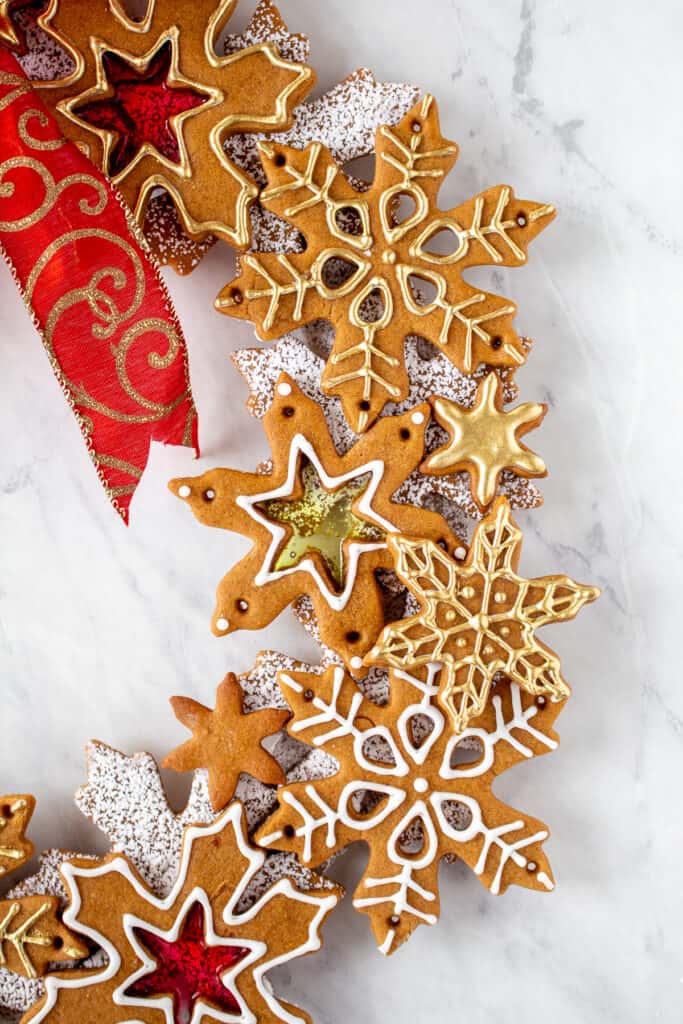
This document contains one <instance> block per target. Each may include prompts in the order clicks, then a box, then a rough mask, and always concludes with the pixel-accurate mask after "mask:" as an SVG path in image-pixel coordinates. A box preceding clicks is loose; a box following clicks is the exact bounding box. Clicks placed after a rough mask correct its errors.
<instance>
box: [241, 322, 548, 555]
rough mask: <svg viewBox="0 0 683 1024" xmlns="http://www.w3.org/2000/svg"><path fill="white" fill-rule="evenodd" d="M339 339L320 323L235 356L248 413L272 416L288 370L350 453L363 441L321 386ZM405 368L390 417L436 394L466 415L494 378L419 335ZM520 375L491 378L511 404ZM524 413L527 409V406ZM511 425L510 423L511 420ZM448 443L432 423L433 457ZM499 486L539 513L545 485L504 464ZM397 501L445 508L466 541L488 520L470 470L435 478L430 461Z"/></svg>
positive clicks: (428, 442)
mask: <svg viewBox="0 0 683 1024" xmlns="http://www.w3.org/2000/svg"><path fill="white" fill-rule="evenodd" d="M333 339H334V331H333V330H332V328H331V327H330V325H329V324H327V323H326V322H325V321H318V322H317V323H315V324H311V325H309V326H308V328H302V329H301V330H300V331H297V332H296V333H294V334H288V335H285V337H284V338H281V339H280V341H278V342H277V344H276V345H274V346H273V347H272V348H247V349H240V350H239V351H237V352H234V353H232V355H231V357H230V358H231V359H232V362H233V363H234V365H235V366H236V367H237V369H238V370H239V372H240V373H241V375H242V376H243V377H244V379H245V381H246V383H247V386H248V388H249V398H248V400H247V408H248V409H249V412H250V413H251V414H252V415H253V416H256V417H258V418H259V419H261V418H262V417H263V416H264V414H265V413H266V412H267V410H268V409H269V407H270V404H271V402H272V401H273V396H274V394H275V385H276V383H277V379H278V377H279V376H280V374H281V373H282V372H283V371H286V372H287V373H289V374H290V376H291V377H293V378H294V380H295V381H296V383H297V384H298V386H299V387H300V388H301V390H302V391H303V392H304V393H305V394H306V395H307V396H308V397H309V398H312V399H313V400H314V401H315V402H317V403H318V404H319V405H320V407H321V409H322V410H323V412H324V413H325V419H326V420H327V423H328V425H329V428H330V433H331V435H332V439H333V440H334V443H335V447H336V448H337V451H339V452H341V453H343V452H346V451H348V450H349V448H350V447H351V446H352V445H353V444H355V442H356V440H357V436H358V435H357V434H355V433H354V431H353V430H352V429H351V427H350V426H349V425H348V423H347V421H346V419H345V418H344V415H343V413H342V410H341V407H340V403H339V400H338V399H337V398H335V397H334V396H330V395H326V394H325V393H324V391H323V390H322V387H321V384H320V379H321V376H322V373H323V369H324V365H325V360H324V357H323V355H321V354H320V353H322V352H328V351H329V350H330V348H331V347H332V342H333ZM523 340H524V342H525V349H526V350H527V351H528V350H530V348H531V342H530V341H529V340H528V339H523ZM405 363H406V369H407V371H408V376H409V379H410V390H409V393H408V398H407V399H406V400H405V401H403V402H400V403H398V404H395V403H388V404H387V405H386V406H385V408H384V411H383V415H392V416H396V415H402V414H403V413H404V412H407V411H408V410H409V409H411V408H412V407H413V406H415V405H421V404H422V403H423V402H428V401H432V400H434V401H435V402H436V401H437V400H436V399H434V396H435V395H442V396H444V400H448V401H449V402H452V403H453V405H454V406H455V407H456V408H458V409H461V410H462V412H463V416H465V415H466V412H467V410H468V409H473V408H474V407H475V406H476V404H477V402H478V395H479V391H480V388H481V387H482V386H483V382H484V381H485V380H486V379H487V378H488V376H489V375H488V374H487V371H486V369H480V370H477V371H475V373H473V374H469V375H467V374H463V373H461V371H460V370H459V369H458V368H457V366H454V364H453V363H451V362H450V360H449V359H448V358H447V357H446V356H445V355H444V354H443V353H442V352H439V351H438V350H436V349H434V348H433V347H432V346H431V345H428V344H427V343H425V342H424V341H422V340H421V339H419V338H416V337H413V338H409V339H408V340H407V342H406V348H405ZM514 373H515V371H514V370H510V369H500V370H497V371H492V373H491V375H490V376H491V377H493V378H494V380H495V381H497V382H498V384H497V388H498V391H497V394H498V397H499V398H500V400H501V401H502V402H503V403H504V404H509V403H510V402H512V401H514V400H515V398H516V397H517V394H518V388H517V385H516V383H515V379H514ZM534 408H536V407H534ZM539 408H540V407H539ZM543 408H544V407H543ZM520 409H521V410H525V409H526V407H525V406H522V407H520ZM517 411H518V410H515V414H516V413H517ZM503 415H505V414H503ZM508 422H509V421H507V420H505V423H508ZM444 438H445V433H444V431H443V430H442V429H441V427H440V426H439V425H438V424H436V423H434V422H432V423H430V424H429V426H428V428H427V432H426V434H425V449H426V451H427V453H430V454H431V453H434V452H436V451H437V450H438V449H439V448H440V447H441V446H442V445H443V443H444ZM497 489H498V490H499V492H500V493H501V494H502V495H504V496H505V497H507V498H508V499H509V501H510V505H511V507H512V508H515V509H519V508H537V507H538V506H539V505H541V504H542V502H543V498H542V496H541V494H540V492H539V490H538V488H536V487H535V486H534V485H533V483H531V482H530V481H529V480H528V479H527V478H525V477H524V476H522V475H520V474H519V472H518V470H517V468H515V469H514V470H506V469H505V468H502V467H501V471H500V473H499V474H498V476H497ZM395 500H396V501H400V502H405V503H406V504H409V505H419V506H420V507H424V508H431V509H434V510H437V511H439V512H440V513H441V514H442V515H443V516H444V517H445V518H446V519H447V521H448V523H449V525H450V526H451V528H452V529H453V531H454V532H455V533H457V534H459V535H461V536H466V535H469V533H470V531H471V525H472V524H471V523H470V522H468V520H475V521H478V520H479V519H481V515H482V512H481V510H480V508H479V506H478V505H477V502H476V501H475V498H474V497H473V494H472V484H471V480H470V476H469V475H468V473H467V472H465V471H461V472H458V471H455V470H453V471H449V472H448V473H444V474H442V475H435V474H434V473H432V472H429V473H427V468H426V465H425V464H423V467H422V472H420V471H419V470H415V471H414V472H413V473H411V475H410V476H409V477H408V479H407V480H406V481H405V483H404V484H403V485H402V486H401V487H400V488H399V490H398V491H397V493H396V495H395Z"/></svg>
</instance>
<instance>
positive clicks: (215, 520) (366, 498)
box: [169, 374, 461, 670]
mask: <svg viewBox="0 0 683 1024" xmlns="http://www.w3.org/2000/svg"><path fill="white" fill-rule="evenodd" d="M275 390H276V396H275V398H274V400H273V403H272V405H271V407H270V409H269V410H268V412H267V413H266V415H265V416H264V419H263V423H264V429H265V432H266V434H267V436H268V440H269V442H270V446H271V450H272V469H271V470H270V472H257V473H242V472H238V471H236V470H228V469H214V470H210V471H209V472H208V473H205V474H204V475H203V476H201V477H196V478H187V479H178V480H172V481H171V483H170V484H169V488H170V490H171V491H172V492H173V493H174V494H176V495H177V496H178V497H180V498H182V499H183V500H184V501H186V502H187V503H188V505H189V506H190V507H191V509H192V511H193V512H194V514H195V516H196V517H197V518H198V519H199V520H200V522H202V523H204V524H206V525H207V526H214V527H218V528H220V529H227V530H231V531H233V532H234V533H241V534H242V535H243V536H245V537H249V538H250V539H251V540H252V541H253V547H252V549H251V551H250V552H249V554H248V555H247V556H246V557H245V558H244V559H243V560H242V561H241V562H240V563H239V564H238V565H237V566H235V568H234V569H232V570H231V571H230V572H229V573H228V575H227V576H226V577H225V578H224V579H223V581H222V582H221V584H220V586H219V588H218V600H217V606H216V611H215V615H214V620H213V629H214V633H215V634H216V635H217V636H227V635H228V634H229V633H232V632H234V631H235V630H237V629H262V628H263V627H264V626H267V625H268V624H269V623H270V622H272V621H273V619H275V618H276V617H277V616H278V615H279V614H280V612H281V611H282V610H283V609H284V608H286V607H287V606H288V605H290V604H292V603H293V602H294V601H295V600H296V599H297V598H298V597H300V596H301V595H302V594H309V595H310V597H311V599H312V601H313V604H314V606H315V610H316V613H317V617H318V622H319V626H320V631H321V635H322V638H323V642H324V643H326V644H328V645H329V646H330V647H332V648H334V649H335V650H336V651H338V652H339V654H340V655H341V656H342V657H344V659H345V661H346V662H347V663H348V665H349V666H350V667H351V668H353V669H356V670H359V669H362V658H363V655H364V654H365V653H366V652H367V651H368V650H369V649H370V648H371V647H372V645H373V643H374V642H375V639H376V638H377V635H378V633H379V631H380V629H381V628H382V625H383V623H384V616H383V611H382V600H381V593H380V587H379V584H378V582H377V579H376V577H375V573H376V572H377V570H378V569H382V568H385V569H389V568H391V567H392V560H391V555H390V553H389V550H388V548H387V536H388V535H389V534H391V533H399V532H404V533H407V534H409V535H411V534H412V535H414V534H415V533H420V534H423V533H425V532H426V535H428V536H430V537H431V538H432V540H433V541H434V542H435V543H436V544H442V545H443V546H444V547H445V548H446V549H447V550H449V551H450V550H454V549H456V548H458V547H460V546H461V542H460V541H459V540H458V538H457V537H455V536H454V535H453V534H452V533H451V531H450V529H449V528H448V526H447V524H446V522H445V520H444V519H443V518H442V517H441V516H440V515H438V514H437V513H435V512H431V511H428V510H425V509H418V508H416V507H414V506H411V505H400V504H397V503H396V502H394V501H392V496H393V495H394V493H395V492H396V490H397V489H398V488H399V487H400V485H401V484H402V483H403V481H404V480H405V479H406V478H407V477H408V476H409V475H410V474H411V473H412V471H413V469H414V468H415V467H416V466H417V465H418V463H419V462H420V461H421V459H422V457H423V453H424V432H425V429H426V425H427V420H428V416H429V406H428V405H426V404H425V405H423V406H418V407H417V408H416V409H414V410H412V411H411V412H409V413H405V414H404V415H403V416H395V417H385V418H384V419H382V420H380V421H379V422H378V423H376V424H375V425H374V427H373V428H372V430H371V431H369V432H368V433H367V434H366V435H365V436H364V437H362V438H361V439H360V440H359V441H358V442H357V443H356V444H355V445H353V447H352V448H351V449H350V450H349V451H348V452H347V453H346V454H344V455H339V454H338V452H337V450H336V448H335V446H334V444H333V442H332V439H331V438H330V435H329V431H328V427H327V424H326V421H325V417H324V414H323V412H322V410H321V409H320V407H319V406H318V405H317V404H316V403H315V402H313V401H312V400H311V399H309V398H307V397H306V396H305V395H304V394H303V392H302V391H301V390H300V389H299V388H298V387H297V386H296V384H295V383H294V382H293V381H292V380H291V378H290V377H288V375H287V374H282V375H281V376H280V378H279V380H278V383H277V386H276V389H275Z"/></svg>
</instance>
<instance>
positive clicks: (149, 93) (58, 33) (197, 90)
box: [36, 0, 314, 248]
mask: <svg viewBox="0 0 683 1024" xmlns="http://www.w3.org/2000/svg"><path fill="white" fill-rule="evenodd" d="M234 9H235V0H148V5H147V9H146V11H145V13H144V15H143V17H142V18H141V19H138V20H136V19H134V18H133V17H131V16H129V15H128V14H127V13H126V12H125V11H124V10H123V8H122V6H121V4H120V3H119V2H118V0H106V2H103V3H100V4H97V5H85V7H84V6H83V5H82V4H79V3H77V2H73V0H52V2H51V3H50V5H49V7H48V9H47V11H46V12H45V14H43V15H41V16H40V17H39V19H38V22H39V24H40V26H41V27H42V28H43V29H45V31H46V32H47V33H48V34H49V35H50V36H51V37H52V38H53V39H54V40H55V41H56V42H57V43H58V44H59V45H60V46H61V47H62V48H63V49H64V50H66V51H67V52H68V53H69V54H70V56H71V57H72V59H73V61H74V71H73V72H72V73H71V74H70V75H69V76H68V77H67V78H66V79H63V80H61V81H58V82H49V83H42V82H37V83H36V85H37V87H39V88H40V91H41V95H42V97H43V99H44V100H45V102H46V103H47V104H48V105H49V106H50V107H51V108H52V109H54V110H55V111H56V112H57V114H58V115H59V117H60V125H61V127H62V130H63V131H64V133H65V135H66V136H67V137H68V138H70V139H72V140H73V141H75V142H76V143H78V144H79V145H80V146H81V147H82V148H83V149H84V150H85V151H86V152H87V153H88V155H89V156H90V158H91V159H92V160H93V162H94V163H95V164H96V165H97V166H98V167H100V168H101V169H102V170H103V171H104V172H105V173H107V174H109V176H110V177H111V178H112V180H113V182H114V183H115V185H116V186H117V187H118V189H119V190H120V192H121V194H122V195H123V197H124V198H125V199H126V201H127V202H128V205H129V206H130V207H131V209H132V210H133V211H134V213H135V215H136V217H137V219H138V222H139V223H140V224H141V225H142V224H143V223H144V218H145V210H146V207H147V204H148V201H149V198H150V196H151V194H152V193H153V192H154V191H155V190H157V189H159V188H163V189H164V190H165V191H166V193H167V194H168V195H169V196H171V198H172V200H173V202H174V204H175V206H176V209H177V212H178V214H179V216H180V219H181V221H182V224H183V228H184V230H185V231H186V232H187V233H189V234H191V235H195V236H197V235H199V236H201V235H205V234H207V233H209V232H211V233H213V234H215V235H217V236H218V237H220V238H223V239H224V240H225V241H227V242H229V243H230V244H232V245H234V246H236V247H237V248H245V247H246V246H247V245H248V244H249V240H250V218H249V207H250V205H251V204H252V202H253V201H254V199H255V198H256V196H257V194H258V186H257V185H256V183H255V182H254V181H253V180H251V179H250V178H249V177H248V176H247V175H246V174H245V173H244V172H243V171H242V170H241V169H240V168H239V167H238V166H237V165H236V164H235V163H234V162H233V161H232V160H230V158H229V157H228V156H227V155H226V153H225V151H224V149H223V143H224V141H225V139H226V138H227V137H228V136H229V135H232V134H236V133H243V132H246V131H269V130H278V129H282V128H285V127H287V126H288V125H290V124H291V120H292V114H291V112H292V109H293V108H294V107H295V106H296V105H297V103H299V102H300V101H301V99H302V98H303V97H304V96H305V95H306V93H307V92H308V91H309V89H310V88H311V87H312V85H313V81H314V74H313V71H312V70H311V68H309V67H307V66H305V65H303V64H299V63H296V62H289V61H287V60H284V59H283V58H282V57H281V55H280V53H279V50H278V48H277V47H276V46H275V45H274V44H273V43H272V42H263V43H261V44H259V45H254V46H250V47H246V48H243V49H239V50H238V51H237V52H235V53H233V54H230V55H227V56H219V55H218V54H217V52H216V49H215V47H216V42H217V40H218V39H219V37H220V35H221V33H222V32H223V30H224V28H225V26H226V24H227V23H228V21H229V19H230V17H231V15H232V14H233V12H234ZM256 83H258V87H255V86H256Z"/></svg>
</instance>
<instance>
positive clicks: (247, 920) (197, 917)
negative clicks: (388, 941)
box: [25, 803, 340, 1024]
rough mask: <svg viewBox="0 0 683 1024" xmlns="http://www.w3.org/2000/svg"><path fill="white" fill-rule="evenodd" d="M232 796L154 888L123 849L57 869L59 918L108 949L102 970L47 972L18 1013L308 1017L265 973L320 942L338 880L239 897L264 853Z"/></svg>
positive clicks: (39, 1016) (101, 1019)
mask: <svg viewBox="0 0 683 1024" xmlns="http://www.w3.org/2000/svg"><path fill="white" fill-rule="evenodd" d="M244 819H245V815H244V809H243V807H242V806H241V805H240V804H239V803H236V804H233V805H232V807H230V808H229V809H228V810H227V811H226V812H225V813H224V814H223V815H222V816H221V817H220V818H218V819H217V820H216V821H214V822H213V823H212V824H210V825H203V826H202V825H199V826H192V827H189V828H188V829H187V830H186V832H185V834H184V838H183V848H182V854H181V857H180V863H179V867H178V872H177V876H176V878H175V880H174V883H173V886H172V888H171V889H170V891H169V892H168V894H167V895H166V896H165V897H163V898H160V897H159V896H157V895H155V893H154V891H153V890H151V889H150V888H148V886H147V885H146V884H145V882H144V880H143V879H142V878H141V877H140V875H139V874H138V873H137V872H136V870H135V868H134V867H133V865H132V864H131V863H130V861H128V860H127V858H126V857H124V856H123V855H121V854H115V855H113V856H111V857H108V858H107V859H106V860H104V861H103V862H102V863H100V864H97V865H93V864H92V863H91V862H88V861H74V862H71V863H70V864H68V865H66V866H65V867H64V869H63V874H64V880H65V883H66V885H67V888H68V891H69V897H70V903H69V907H68V909H67V911H66V913H65V920H66V922H67V923H68V924H69V925H70V926H72V927H73V928H74V929H75V930H76V931H79V932H81V933H82V934H84V935H87V936H88V937H89V938H90V939H91V940H92V941H94V942H95V943H97V945H98V946H99V947H100V948H101V949H102V950H103V951H104V953H105V955H106V960H107V962H106V963H105V964H104V965H103V966H102V967H99V968H94V969H90V970H87V971H84V970H77V971H72V972H68V973H59V974H54V975H51V976H50V978H49V979H48V980H47V985H46V988H47V991H46V996H45V998H44V1000H43V1001H42V1002H41V1003H40V1004H39V1005H38V1006H37V1007H35V1008H33V1009H32V1010H30V1011H29V1013H28V1014H27V1016H26V1018H25V1021H27V1022H28V1021H35V1022H37V1021H43V1020H49V1021H50V1022H51V1024H52V1022H53V1024H59V1022H62V1024H83V1022H84V1021H89V1020H93V1021H94V1020H97V1021H98V1024H107V1022H108V1021H111V1022H112V1024H113V1022H118V1021H121V1020H122V1019H123V1018H124V1017H125V1018H126V1019H133V1018H135V1019H136V1020H140V1021H142V1020H144V1021H150V1022H151V1021H152V1020H156V1019H157V1018H158V1017H159V1010H164V1011H165V1016H166V1019H167V1020H168V1021H171V1020H173V1021H176V1022H189V1021H191V1020H192V1021H199V1020H200V1019H207V1020H208V1019H212V1020H216V1021H218V1020H229V1019H231V1018H232V1017H233V1016H234V1017H235V1018H236V1019H240V1020H244V1021H246V1020H251V1021H259V1020H260V1021H264V1022H265V1021H273V1022H276V1021H282V1022H287V1024H291V1022H292V1021H293V1020H301V1021H310V1018H309V1017H308V1015H307V1014H305V1013H304V1012H303V1011H301V1010H299V1009H298V1008H296V1007H293V1006H291V1005H290V1004H287V1003H284V1002H282V1001H281V1000H280V999H278V997H277V996H276V995H275V993H274V991H273V988H272V986H271V984H270V982H269V980H268V979H267V978H266V974H267V972H268V971H269V970H270V969H271V968H273V967H275V966H276V965H281V964H284V963H288V962H290V961H291V960H294V959H296V958H297V957H300V956H303V955H305V954H307V953H313V952H315V951H316V950H318V949H319V948H320V946H321V944H322V940H321V937H320V929H321V926H322V924H323V922H324V920H325V918H326V917H327V916H328V915H329V913H330V912H331V911H332V909H333V908H334V907H335V905H336V904H337V901H338V899H339V896H340V891H339V890H338V889H333V890H330V889H324V890H319V891H315V892H314V891H308V892H303V891H302V890H300V889H298V888H296V886H295V885H294V884H293V883H292V881H291V880H290V879H287V878H282V879H280V880H279V881H278V882H277V883H276V884H275V885H273V886H271V887H270V888H268V889H267V890H266V891H265V892H264V893H263V895H262V896H261V897H260V899H258V900H257V901H256V902H253V903H252V904H251V905H250V906H249V908H248V909H240V903H241V901H242V898H243V896H244V894H245V893H246V891H247V890H248V888H249V885H250V883H251V882H252V880H253V879H254V877H255V876H256V875H257V874H258V872H259V871H260V869H261V868H262V866H263V864H264V861H265V854H264V853H263V852H262V851H259V850H257V849H255V848H254V847H253V846H252V845H251V843H250V842H249V840H248V838H247V834H246V827H245V820H244Z"/></svg>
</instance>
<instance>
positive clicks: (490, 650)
mask: <svg viewBox="0 0 683 1024" xmlns="http://www.w3.org/2000/svg"><path fill="white" fill-rule="evenodd" d="M493 651H494V648H493V647H491V644H487V645H486V647H485V648H484V654H486V655H489V656H490V655H492V654H493Z"/></svg>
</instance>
